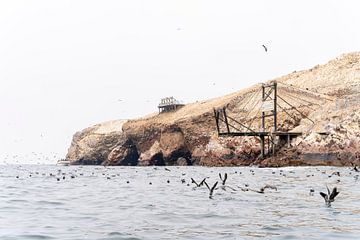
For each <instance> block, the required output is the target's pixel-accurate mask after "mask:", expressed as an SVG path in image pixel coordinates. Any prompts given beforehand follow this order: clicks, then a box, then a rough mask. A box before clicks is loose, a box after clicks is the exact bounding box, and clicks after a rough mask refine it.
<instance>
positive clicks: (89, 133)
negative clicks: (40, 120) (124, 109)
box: [66, 121, 127, 165]
mask: <svg viewBox="0 0 360 240" xmlns="http://www.w3.org/2000/svg"><path fill="white" fill-rule="evenodd" d="M124 123H125V121H112V122H106V123H103V124H98V125H95V126H93V127H90V128H87V129H85V130H83V131H81V132H78V133H76V134H75V135H74V137H73V140H72V143H71V146H70V148H69V150H68V154H67V156H66V159H67V160H69V161H70V162H71V163H72V164H83V165H100V164H102V163H103V162H105V161H107V159H108V155H109V154H110V152H111V151H112V150H113V149H114V148H115V147H116V146H118V145H119V144H121V143H122V142H124V141H126V140H127V137H126V136H125V134H124V133H123V132H122V125H123V124H124Z"/></svg>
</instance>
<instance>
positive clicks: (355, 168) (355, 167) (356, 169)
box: [351, 163, 359, 172]
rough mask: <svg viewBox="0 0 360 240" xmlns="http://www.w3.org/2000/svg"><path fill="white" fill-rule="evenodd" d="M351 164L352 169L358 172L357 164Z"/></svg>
mask: <svg viewBox="0 0 360 240" xmlns="http://www.w3.org/2000/svg"><path fill="white" fill-rule="evenodd" d="M351 165H352V166H353V167H354V168H353V171H355V172H359V169H358V168H357V166H356V165H355V164H353V163H351Z"/></svg>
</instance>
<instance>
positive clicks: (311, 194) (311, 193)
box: [309, 188, 315, 196]
mask: <svg viewBox="0 0 360 240" xmlns="http://www.w3.org/2000/svg"><path fill="white" fill-rule="evenodd" d="M314 192H315V190H314V189H312V188H311V189H310V193H309V195H310V196H314Z"/></svg>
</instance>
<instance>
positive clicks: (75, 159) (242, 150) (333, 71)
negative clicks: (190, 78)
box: [66, 53, 360, 167]
mask: <svg viewBox="0 0 360 240" xmlns="http://www.w3.org/2000/svg"><path fill="white" fill-rule="evenodd" d="M359 69H360V53H352V54H348V55H344V56H341V57H340V58H337V59H335V60H332V61H330V62H329V63H327V64H325V65H321V66H319V65H318V66H316V67H314V68H312V69H310V70H307V71H300V72H294V73H292V74H289V75H286V76H283V77H280V78H278V79H277V81H278V83H279V84H278V87H279V92H280V94H282V93H284V95H283V97H284V98H285V99H286V103H289V104H290V105H291V106H292V107H294V106H295V107H296V108H297V110H294V109H293V108H288V109H287V111H286V113H285V112H284V111H279V113H278V126H277V127H278V130H279V131H284V132H286V131H289V130H292V131H294V132H302V133H303V135H302V136H300V137H297V138H296V139H295V140H293V141H292V142H291V146H290V147H289V148H288V147H287V144H286V143H283V142H281V141H279V143H278V145H277V147H276V149H277V154H276V155H275V156H272V157H268V158H266V159H260V158H259V156H260V140H259V138H257V137H234V138H222V137H218V136H217V129H216V125H215V121H214V117H213V114H214V113H213V108H223V107H226V108H227V111H228V112H227V113H228V115H229V116H232V117H234V118H236V119H237V120H239V121H240V122H242V123H243V124H245V125H246V126H251V127H252V128H254V129H259V128H260V125H261V124H260V120H259V119H260V118H259V116H255V115H256V111H255V113H254V114H255V115H252V114H250V115H249V113H251V111H253V110H254V109H260V108H261V101H259V99H256V97H254V94H256V92H257V91H258V90H259V88H260V87H261V86H260V85H255V86H253V87H251V88H248V89H245V90H242V91H239V92H237V93H233V94H229V95H227V96H224V97H221V98H217V99H211V100H208V101H202V102H196V103H192V104H188V105H186V106H184V107H183V108H181V109H179V110H178V111H176V112H169V113H163V114H159V115H153V116H149V117H145V118H141V119H136V120H129V121H113V122H107V123H103V124H99V125H96V126H94V127H90V128H87V129H85V130H83V131H81V132H79V133H76V134H75V135H74V138H73V141H72V144H71V146H70V149H69V151H68V154H67V157H66V158H67V159H68V160H70V161H71V162H72V163H73V164H104V165H139V166H151V165H204V166H237V165H243V166H244V165H245V166H248V165H253V164H256V165H259V166H271V167H280V166H289V165H294V166H298V165H337V166H343V165H349V164H350V163H355V164H357V165H360V100H359V99H360V94H358V92H360V71H359ZM329 82H331V83H332V84H328V83H329ZM299 88H302V89H307V90H309V91H307V90H306V91H300V90H298V89H299ZM310 91H311V92H310ZM325 95H326V100H324V98H323V96H325ZM255 96H256V95H255ZM289 96H290V97H289ZM291 96H292V97H291ZM299 99H302V100H304V101H303V102H302V103H301V102H300V103H299ZM319 99H320V100H319ZM245 103H246V104H245ZM281 104H283V105H284V104H285V103H284V102H281ZM245 105H246V106H248V108H246V107H245ZM279 110H281V109H279ZM289 115H290V116H291V117H289ZM249 116H250V117H249ZM309 119H310V120H312V121H309ZM269 121H270V120H269ZM269 125H271V122H267V123H266V126H269ZM231 130H234V129H231ZM267 131H269V132H270V131H271V129H267Z"/></svg>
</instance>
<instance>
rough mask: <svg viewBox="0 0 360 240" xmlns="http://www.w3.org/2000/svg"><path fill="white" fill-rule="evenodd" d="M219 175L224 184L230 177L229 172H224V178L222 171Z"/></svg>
mask: <svg viewBox="0 0 360 240" xmlns="http://www.w3.org/2000/svg"><path fill="white" fill-rule="evenodd" d="M219 177H220V180H221V184H222V185H223V186H224V185H225V183H226V180H227V177H228V175H227V173H225V174H224V178H223V177H222V175H221V173H219Z"/></svg>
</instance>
